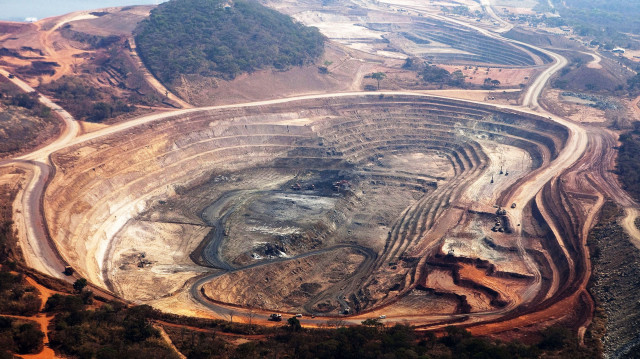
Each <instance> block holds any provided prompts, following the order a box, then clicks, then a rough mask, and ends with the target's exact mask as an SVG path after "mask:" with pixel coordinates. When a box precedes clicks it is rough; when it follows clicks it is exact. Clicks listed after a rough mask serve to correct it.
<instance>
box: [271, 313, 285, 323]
mask: <svg viewBox="0 0 640 359" xmlns="http://www.w3.org/2000/svg"><path fill="white" fill-rule="evenodd" d="M269 320H270V321H272V322H279V321H282V314H276V313H273V314H271V315H270V316H269Z"/></svg>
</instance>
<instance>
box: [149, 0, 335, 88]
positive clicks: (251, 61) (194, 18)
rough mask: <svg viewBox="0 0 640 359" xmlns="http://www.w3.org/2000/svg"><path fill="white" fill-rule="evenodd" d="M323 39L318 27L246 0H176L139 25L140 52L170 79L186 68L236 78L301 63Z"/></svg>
mask: <svg viewBox="0 0 640 359" xmlns="http://www.w3.org/2000/svg"><path fill="white" fill-rule="evenodd" d="M324 40H325V38H324V37H323V36H322V35H321V34H320V32H319V31H318V29H316V28H311V27H306V26H304V25H302V24H300V23H297V22H295V21H294V20H293V19H291V18H290V17H289V16H287V15H283V14H281V13H279V12H277V11H274V10H271V9H268V8H266V7H264V6H262V5H260V4H258V3H255V2H252V1H247V0H235V1H231V0H229V1H223V0H172V1H169V2H166V3H163V4H161V5H160V6H158V7H157V8H156V9H154V10H153V11H152V12H151V15H150V17H149V18H148V19H147V20H145V21H143V22H142V23H141V24H140V25H139V27H138V29H137V30H136V43H137V46H138V50H139V53H140V56H141V57H142V59H143V61H144V62H145V64H146V65H147V67H148V68H149V69H150V70H151V72H153V74H154V75H155V76H156V77H157V78H158V79H159V80H160V81H162V82H164V83H166V84H171V83H172V82H173V81H174V80H175V79H177V78H178V77H179V76H180V75H183V74H196V75H201V76H205V77H220V78H224V79H233V78H234V77H235V76H237V75H238V74H241V73H245V72H252V71H255V70H257V69H262V68H268V67H273V68H276V69H286V68H288V67H290V66H301V65H304V64H305V63H310V62H312V61H313V60H314V59H316V58H317V57H319V56H320V55H321V54H322V52H323V44H324Z"/></svg>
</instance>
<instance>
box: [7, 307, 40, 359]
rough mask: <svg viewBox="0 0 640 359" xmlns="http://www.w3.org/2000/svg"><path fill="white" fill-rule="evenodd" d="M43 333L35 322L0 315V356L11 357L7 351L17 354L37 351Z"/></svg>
mask: <svg viewBox="0 0 640 359" xmlns="http://www.w3.org/2000/svg"><path fill="white" fill-rule="evenodd" d="M42 338H44V333H42V331H40V329H39V328H38V325H37V324H34V323H32V322H27V321H23V320H17V319H13V318H7V317H2V316H0V358H2V359H4V358H13V355H11V354H10V353H9V352H8V351H10V352H13V353H18V354H32V353H38V352H39V351H40V350H41V348H42Z"/></svg>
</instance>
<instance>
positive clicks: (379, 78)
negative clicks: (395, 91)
mask: <svg viewBox="0 0 640 359" xmlns="http://www.w3.org/2000/svg"><path fill="white" fill-rule="evenodd" d="M385 77H387V74H385V73H384V72H374V73H372V74H371V78H372V79H375V80H376V81H378V90H380V81H382V80H384V78H385Z"/></svg>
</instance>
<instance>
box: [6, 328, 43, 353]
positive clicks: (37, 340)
mask: <svg viewBox="0 0 640 359" xmlns="http://www.w3.org/2000/svg"><path fill="white" fill-rule="evenodd" d="M42 338H44V333H43V332H41V331H40V329H38V328H36V327H35V325H33V324H31V323H27V324H22V325H20V326H19V327H18V328H17V330H16V331H15V334H14V337H13V340H14V341H15V343H16V345H17V346H18V353H20V354H28V353H34V352H37V351H38V349H39V348H40V346H41V345H42Z"/></svg>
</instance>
